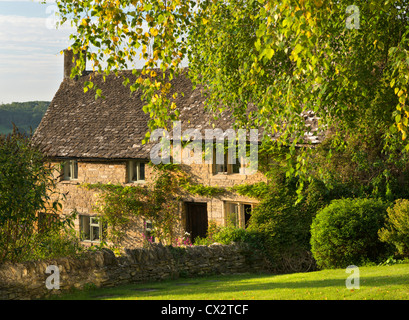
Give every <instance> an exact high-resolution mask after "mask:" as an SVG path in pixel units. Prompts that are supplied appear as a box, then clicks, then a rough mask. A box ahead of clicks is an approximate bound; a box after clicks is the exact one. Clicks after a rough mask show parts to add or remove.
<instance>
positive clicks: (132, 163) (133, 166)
mask: <svg viewBox="0 0 409 320" xmlns="http://www.w3.org/2000/svg"><path fill="white" fill-rule="evenodd" d="M141 164H143V165H144V177H143V179H141ZM135 170H136V172H135ZM127 172H128V175H127V182H129V183H132V182H138V183H144V182H145V181H146V162H145V161H139V160H129V161H128V162H127ZM135 173H136V180H134V179H133V177H134V176H135Z"/></svg>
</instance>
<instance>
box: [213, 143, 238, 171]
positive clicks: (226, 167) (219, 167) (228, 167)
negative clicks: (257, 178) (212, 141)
mask: <svg viewBox="0 0 409 320" xmlns="http://www.w3.org/2000/svg"><path fill="white" fill-rule="evenodd" d="M228 158H229V157H228V152H227V150H226V151H225V153H224V161H223V163H222V164H217V163H216V150H215V149H214V152H213V163H214V166H213V168H214V170H213V172H214V174H234V173H244V172H245V170H244V169H245V168H244V166H242V164H241V162H242V161H240V160H241V159H239V158H238V157H237V154H236V163H234V164H233V163H229V161H228Z"/></svg>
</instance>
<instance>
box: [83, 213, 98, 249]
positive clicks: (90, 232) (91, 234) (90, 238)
mask: <svg viewBox="0 0 409 320" xmlns="http://www.w3.org/2000/svg"><path fill="white" fill-rule="evenodd" d="M84 219H88V222H87V227H88V229H89V230H87V231H88V232H87V233H85V232H84V228H85V226H84ZM94 219H97V222H94V221H93V220H94ZM95 227H96V228H98V238H97V239H95V237H94V229H93V228H95ZM79 229H80V239H81V241H82V242H87V243H101V241H102V240H103V238H104V225H103V224H102V220H101V218H100V217H98V216H88V215H79ZM84 235H89V236H87V238H85V237H84Z"/></svg>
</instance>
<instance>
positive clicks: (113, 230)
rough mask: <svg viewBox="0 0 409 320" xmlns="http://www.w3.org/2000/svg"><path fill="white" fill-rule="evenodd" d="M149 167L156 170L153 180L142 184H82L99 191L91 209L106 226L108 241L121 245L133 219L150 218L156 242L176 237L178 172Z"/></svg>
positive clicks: (169, 240)
mask: <svg viewBox="0 0 409 320" xmlns="http://www.w3.org/2000/svg"><path fill="white" fill-rule="evenodd" d="M152 168H154V170H156V174H154V175H155V176H156V179H155V180H154V181H153V182H152V183H146V184H145V185H132V186H129V185H128V186H123V185H113V184H101V183H98V184H83V187H85V188H88V189H95V190H100V191H102V193H101V194H100V201H98V203H97V204H96V205H95V209H96V210H97V212H99V213H100V214H101V217H102V220H103V221H104V222H105V223H107V224H108V226H109V232H108V240H109V241H111V242H112V243H113V244H114V245H116V246H120V245H121V243H122V242H123V241H124V239H125V238H126V231H127V230H129V228H132V227H134V226H135V221H137V220H136V219H137V218H142V219H145V220H151V221H152V226H153V232H152V235H153V236H154V237H155V238H157V239H158V240H159V241H160V242H162V241H164V242H167V243H172V242H173V241H174V239H175V237H176V228H177V222H178V220H179V215H178V210H177V208H178V205H179V200H178V197H177V190H178V180H179V179H178V174H179V171H178V170H170V169H169V168H163V167H160V166H159V167H157V166H152ZM168 169H169V170H168Z"/></svg>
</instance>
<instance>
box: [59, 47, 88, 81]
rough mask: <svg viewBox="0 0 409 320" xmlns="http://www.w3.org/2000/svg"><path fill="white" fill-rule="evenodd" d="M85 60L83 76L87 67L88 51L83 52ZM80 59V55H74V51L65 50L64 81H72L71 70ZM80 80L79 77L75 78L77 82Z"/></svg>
mask: <svg viewBox="0 0 409 320" xmlns="http://www.w3.org/2000/svg"><path fill="white" fill-rule="evenodd" d="M82 56H83V59H84V60H85V63H84V68H83V70H81V75H83V74H84V72H85V65H86V51H83V52H82ZM78 59H79V53H77V54H75V55H74V52H73V50H72V49H65V50H64V79H70V75H71V70H72V68H73V67H74V66H75V65H76V61H77V60H78ZM77 79H78V76H77V77H75V80H77Z"/></svg>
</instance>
